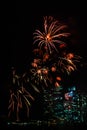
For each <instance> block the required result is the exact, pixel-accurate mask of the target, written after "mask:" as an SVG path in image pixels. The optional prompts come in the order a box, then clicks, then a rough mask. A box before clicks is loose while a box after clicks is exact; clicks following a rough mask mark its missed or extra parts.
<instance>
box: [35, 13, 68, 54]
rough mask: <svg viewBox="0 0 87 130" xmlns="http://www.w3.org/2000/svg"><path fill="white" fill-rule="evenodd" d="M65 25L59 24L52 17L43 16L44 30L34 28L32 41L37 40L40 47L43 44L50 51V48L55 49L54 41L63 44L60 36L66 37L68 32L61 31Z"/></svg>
mask: <svg viewBox="0 0 87 130" xmlns="http://www.w3.org/2000/svg"><path fill="white" fill-rule="evenodd" d="M66 27H67V26H66V25H63V24H60V23H59V21H57V20H55V19H53V17H51V16H49V17H47V16H45V17H44V32H41V31H39V30H36V31H35V32H34V43H36V42H38V46H39V47H40V48H41V47H42V46H43V45H45V47H46V48H47V51H49V52H50V53H51V51H52V48H54V49H55V50H56V51H58V50H57V48H56V46H55V45H54V44H55V43H59V44H65V42H63V41H62V40H61V38H62V37H67V36H69V35H70V33H66V32H63V31H64V29H65V28H66Z"/></svg>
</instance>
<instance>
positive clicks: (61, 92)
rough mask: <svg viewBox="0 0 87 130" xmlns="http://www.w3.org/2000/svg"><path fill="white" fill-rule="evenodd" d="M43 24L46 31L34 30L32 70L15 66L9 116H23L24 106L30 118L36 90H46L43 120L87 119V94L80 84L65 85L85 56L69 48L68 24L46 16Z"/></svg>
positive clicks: (82, 120)
mask: <svg viewBox="0 0 87 130" xmlns="http://www.w3.org/2000/svg"><path fill="white" fill-rule="evenodd" d="M43 26H44V29H43V31H40V30H38V29H36V30H35V32H34V33H33V38H34V42H33V46H34V48H33V56H34V58H32V60H31V63H30V66H29V68H28V71H26V72H25V73H22V74H19V73H17V72H16V70H15V69H12V81H11V84H10V98H9V105H8V110H9V112H8V117H9V118H11V116H12V115H13V116H14V114H15V115H16V117H15V120H16V121H19V120H21V116H20V115H21V113H22V112H21V110H22V109H23V108H24V110H25V111H26V114H27V117H28V118H29V110H30V109H31V105H32V102H33V103H34V101H35V94H36V93H38V95H39V94H40V93H42V99H43V102H42V106H43V112H42V115H43V120H58V121H59V122H61V121H64V122H86V121H87V119H86V116H87V94H85V93H81V92H79V91H78V89H77V87H76V86H71V87H68V86H63V85H64V81H65V78H66V77H69V76H70V75H71V74H72V73H73V72H76V71H77V70H78V66H80V62H81V59H82V57H81V56H78V55H76V54H74V53H72V52H69V51H67V47H68V44H67V39H68V37H69V36H70V33H69V32H68V26H67V25H65V24H63V23H61V22H59V21H58V20H55V19H54V18H53V17H51V16H45V17H44V22H43ZM65 76H66V77H65ZM64 87H66V91H65V88H64Z"/></svg>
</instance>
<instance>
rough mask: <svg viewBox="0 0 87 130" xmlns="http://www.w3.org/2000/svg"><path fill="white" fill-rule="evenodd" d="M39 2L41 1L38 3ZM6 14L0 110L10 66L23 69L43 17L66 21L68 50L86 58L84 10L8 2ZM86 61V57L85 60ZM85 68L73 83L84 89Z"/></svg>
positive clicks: (0, 71)
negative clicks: (34, 34)
mask: <svg viewBox="0 0 87 130" xmlns="http://www.w3.org/2000/svg"><path fill="white" fill-rule="evenodd" d="M42 4H43V3H42ZM8 5H9V6H8V9H7V11H8V13H7V24H8V32H7V36H8V38H7V43H4V44H3V46H2V48H1V64H0V77H1V88H0V90H1V93H2V94H0V97H1V100H2V101H1V104H2V107H1V108H2V109H3V108H4V109H3V110H4V111H5V110H6V103H5V102H4V103H2V102H3V99H5V98H8V88H7V87H6V81H7V77H8V74H9V70H10V67H11V66H16V67H17V68H18V69H20V68H21V69H25V66H26V64H28V63H29V61H30V59H31V53H32V42H33V34H32V33H33V31H34V30H35V29H36V28H41V27H42V22H43V16H45V15H51V16H54V17H55V18H57V19H58V18H59V19H61V20H63V21H64V22H66V23H68V24H69V26H70V29H71V32H72V33H73V35H74V36H73V39H72V41H73V44H72V49H73V50H74V49H75V52H76V53H77V54H80V55H81V56H83V57H84V58H85V59H87V47H86V44H87V19H86V17H87V16H86V12H85V10H83V11H82V10H81V8H79V7H78V8H74V7H71V6H69V7H68V8H67V7H64V6H57V5H56V4H54V5H53V6H52V5H51V6H44V7H42V6H35V5H34V6H31V8H30V6H28V5H29V4H28V3H26V2H25V3H19V2H16V3H9V4H8ZM85 61H86V60H85ZM86 77H87V67H84V68H83V69H82V70H81V72H79V78H77V77H76V78H77V86H80V88H81V89H86V90H87V88H86V87H87V78H86ZM1 112H2V111H1Z"/></svg>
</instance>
